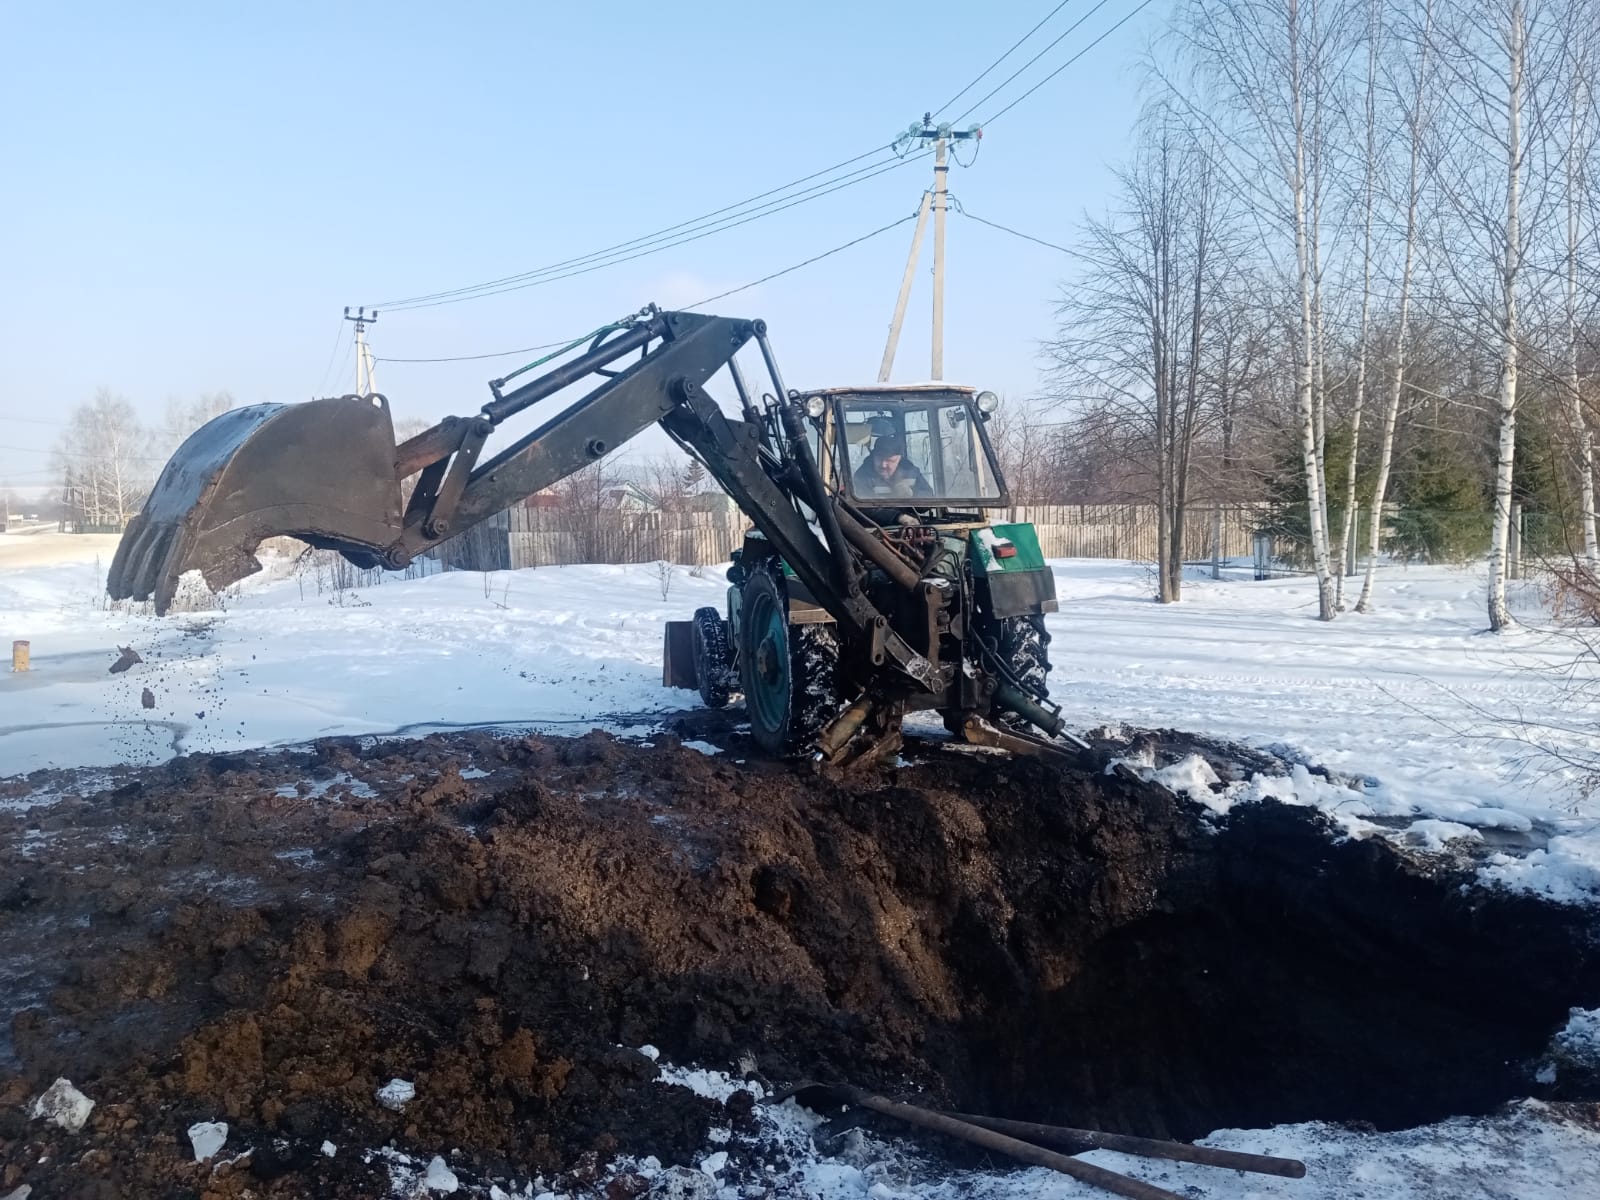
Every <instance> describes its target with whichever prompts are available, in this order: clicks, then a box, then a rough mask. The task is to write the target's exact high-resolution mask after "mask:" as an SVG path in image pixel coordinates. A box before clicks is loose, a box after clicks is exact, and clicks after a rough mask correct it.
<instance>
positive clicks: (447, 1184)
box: [422, 1154, 461, 1194]
mask: <svg viewBox="0 0 1600 1200" xmlns="http://www.w3.org/2000/svg"><path fill="white" fill-rule="evenodd" d="M422 1186H423V1187H425V1188H427V1189H428V1190H429V1191H430V1192H444V1193H446V1194H448V1193H450V1192H453V1191H455V1190H456V1189H457V1188H459V1187H460V1186H461V1181H460V1180H458V1179H457V1178H456V1174H455V1172H454V1171H452V1170H451V1169H450V1168H449V1166H448V1165H447V1164H446V1163H445V1161H444V1159H442V1158H440V1157H439V1156H438V1155H437V1154H435V1155H434V1156H433V1158H432V1159H431V1160H429V1162H428V1169H427V1171H426V1172H424V1174H423V1176H422Z"/></svg>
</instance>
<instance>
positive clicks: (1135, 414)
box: [1048, 106, 1229, 603]
mask: <svg viewBox="0 0 1600 1200" xmlns="http://www.w3.org/2000/svg"><path fill="white" fill-rule="evenodd" d="M1118 178H1119V184H1120V192H1121V202H1122V207H1121V208H1120V210H1119V211H1118V212H1117V213H1116V214H1115V215H1113V216H1112V217H1110V218H1108V219H1105V220H1091V221H1089V222H1088V223H1087V225H1086V227H1085V230H1084V247H1083V251H1082V253H1083V258H1084V261H1085V262H1086V263H1087V268H1086V270H1085V272H1084V276H1083V278H1081V279H1079V280H1076V281H1074V282H1073V284H1072V285H1070V286H1069V287H1068V288H1067V289H1066V291H1065V294H1064V298H1063V300H1062V303H1061V304H1060V306H1059V307H1058V309H1057V316H1058V318H1059V319H1060V321H1061V333H1060V334H1059V336H1058V337H1057V339H1056V340H1055V341H1054V342H1053V343H1052V344H1051V345H1050V347H1049V350H1048V353H1049V355H1050V357H1051V359H1052V362H1053V368H1052V376H1053V395H1054V397H1055V398H1056V400H1057V401H1058V402H1065V403H1068V404H1071V405H1073V406H1075V407H1077V408H1079V409H1080V410H1084V409H1089V410H1094V411H1097V412H1099V413H1100V414H1102V415H1103V416H1104V417H1106V418H1109V420H1108V421H1107V422H1106V423H1107V425H1108V426H1109V427H1110V428H1112V429H1116V430H1119V431H1120V433H1121V435H1122V436H1125V437H1128V438H1130V439H1132V440H1133V441H1134V442H1135V443H1136V444H1138V445H1139V446H1140V447H1141V448H1142V450H1143V451H1144V453H1145V455H1146V457H1145V461H1146V462H1148V463H1150V464H1151V465H1152V467H1153V480H1152V481H1151V483H1152V485H1153V486H1151V488H1150V491H1151V493H1152V494H1151V495H1150V496H1149V498H1150V499H1153V501H1154V503H1155V505H1156V510H1157V525H1158V532H1157V546H1158V549H1157V575H1158V581H1159V582H1158V593H1157V594H1158V598H1159V599H1160V600H1161V601H1162V602H1163V603H1171V602H1173V601H1176V600H1178V599H1180V598H1181V595H1182V587H1183V560H1184V531H1185V527H1186V524H1187V521H1186V517H1187V513H1188V505H1189V496H1190V487H1191V482H1192V476H1193V466H1194V454H1195V446H1196V442H1197V439H1198V438H1199V436H1200V434H1201V431H1202V429H1203V427H1204V424H1205V420H1206V413H1207V405H1208V402H1209V401H1210V399H1211V398H1212V396H1213V395H1214V391H1215V389H1214V388H1213V386H1212V381H1211V380H1210V379H1209V377H1208V374H1207V366H1208V355H1207V338H1208V334H1209V332H1210V329H1209V326H1210V323H1211V319H1212V315H1213V311H1214V309H1215V308H1216V307H1217V305H1218V302H1219V297H1220V296H1221V294H1222V291H1223V288H1222V287H1221V282H1220V281H1221V277H1222V276H1221V270H1222V264H1223V263H1224V262H1225V261H1226V259H1227V257H1228V248H1227V247H1226V245H1225V239H1226V236H1227V235H1226V225H1227V221H1228V216H1229V214H1228V213H1227V211H1226V209H1225V206H1224V204H1223V201H1222V197H1221V194H1220V189H1219V187H1218V180H1217V177H1216V170H1215V165H1214V162H1213V158H1212V154H1211V150H1210V147H1209V145H1208V144H1207V142H1206V140H1205V139H1204V138H1203V137H1197V135H1196V133H1195V131H1194V130H1193V129H1192V128H1189V127H1187V126H1185V125H1184V124H1183V123H1182V122H1180V121H1179V120H1178V119H1177V118H1176V117H1175V116H1174V114H1173V113H1172V112H1171V111H1170V109H1169V108H1167V107H1166V106H1157V107H1156V108H1154V109H1152V110H1151V112H1150V113H1149V114H1147V116H1146V118H1145V120H1144V122H1143V124H1142V126H1141V129H1140V137H1139V144H1138V149H1137V151H1136V154H1135V158H1134V162H1133V164H1132V165H1131V166H1129V167H1128V168H1127V169H1125V170H1123V171H1122V172H1120V173H1119V177H1118Z"/></svg>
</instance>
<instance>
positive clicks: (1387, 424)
mask: <svg viewBox="0 0 1600 1200" xmlns="http://www.w3.org/2000/svg"><path fill="white" fill-rule="evenodd" d="M1432 38H1433V3H1432V0H1428V2H1427V3H1426V4H1425V5H1424V6H1423V15H1422V38H1421V46H1420V47H1419V48H1418V51H1417V78H1416V90H1415V91H1414V92H1413V93H1412V97H1411V116H1410V121H1409V124H1410V127H1411V128H1410V132H1411V165H1410V175H1409V179H1408V182H1407V184H1406V244H1405V260H1404V264H1403V265H1402V267H1401V269H1400V312H1399V319H1398V324H1397V327H1396V330H1395V343H1394V371H1393V373H1392V374H1391V376H1390V379H1389V401H1388V403H1387V404H1386V405H1385V406H1384V412H1383V437H1382V440H1381V443H1380V445H1379V447H1378V477H1377V478H1376V479H1375V480H1374V481H1373V484H1372V504H1371V506H1370V507H1369V509H1368V517H1367V577H1366V579H1365V580H1364V581H1363V582H1362V584H1361V599H1360V600H1359V601H1358V602H1357V603H1356V611H1357V612H1359V613H1367V612H1371V611H1372V592H1373V576H1374V572H1375V570H1376V568H1377V564H1378V546H1379V540H1380V539H1381V537H1382V535H1383V504H1384V501H1385V500H1386V499H1387V498H1388V494H1389V472H1390V469H1391V467H1392V466H1393V464H1394V431H1395V425H1396V423H1397V422H1398V420H1399V417H1400V398H1401V396H1402V395H1404V393H1405V379H1406V347H1407V341H1406V338H1407V334H1408V333H1409V330H1410V319H1411V272H1412V268H1413V266H1414V265H1415V262H1416V248H1417V190H1418V188H1417V180H1418V175H1419V173H1420V170H1421V164H1422V104H1423V97H1424V96H1425V95H1426V91H1427V79H1428V48H1429V43H1430V42H1431V41H1432Z"/></svg>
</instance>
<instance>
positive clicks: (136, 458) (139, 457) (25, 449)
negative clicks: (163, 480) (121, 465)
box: [0, 445, 167, 463]
mask: <svg viewBox="0 0 1600 1200" xmlns="http://www.w3.org/2000/svg"><path fill="white" fill-rule="evenodd" d="M0 450H13V451H16V452H18V453H20V454H54V453H56V452H55V451H54V450H47V449H45V448H44V447H42V446H5V445H0ZM119 457H120V458H121V460H122V461H123V462H142V463H164V462H166V461H167V460H166V459H164V458H151V457H150V456H148V455H144V454H123V455H120V456H119Z"/></svg>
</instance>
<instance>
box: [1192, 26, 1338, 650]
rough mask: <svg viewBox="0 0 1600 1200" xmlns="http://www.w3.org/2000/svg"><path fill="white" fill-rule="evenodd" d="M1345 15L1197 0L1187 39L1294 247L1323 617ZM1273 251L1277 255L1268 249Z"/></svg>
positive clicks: (1271, 214) (1327, 594)
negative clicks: (1336, 141)
mask: <svg viewBox="0 0 1600 1200" xmlns="http://www.w3.org/2000/svg"><path fill="white" fill-rule="evenodd" d="M1337 25H1338V9H1337V8H1336V6H1335V5H1333V4H1329V3H1326V2H1324V3H1323V4H1322V6H1321V7H1319V4H1318V0H1310V3H1309V4H1307V3H1304V2H1303V0H1195V3H1194V4H1193V5H1192V7H1191V10H1190V14H1189V19H1188V21H1187V22H1186V24H1185V26H1184V28H1183V32H1184V36H1185V39H1186V41H1187V44H1188V48H1189V52H1190V58H1191V59H1192V60H1193V63H1194V67H1195V70H1196V72H1197V74H1198V75H1199V77H1200V78H1201V79H1202V81H1203V83H1204V85H1205V86H1206V87H1208V88H1209V90H1210V91H1211V92H1212V93H1213V95H1212V96H1211V97H1209V103H1205V102H1204V101H1202V106H1203V107H1207V108H1209V110H1210V111H1212V112H1222V111H1227V112H1233V113H1237V114H1238V118H1237V122H1238V124H1239V129H1238V137H1237V140H1236V141H1235V143H1234V147H1235V149H1236V150H1237V151H1238V152H1239V153H1240V154H1241V155H1242V156H1243V158H1244V159H1245V161H1244V162H1243V163H1242V164H1241V166H1240V167H1239V171H1240V172H1241V173H1242V174H1244V175H1246V176H1249V175H1252V174H1255V175H1259V176H1262V177H1264V180H1265V181H1270V187H1267V188H1263V187H1262V186H1261V185H1260V184H1255V185H1247V186H1250V189H1251V193H1252V194H1254V195H1255V196H1257V197H1258V198H1259V200H1260V201H1261V204H1262V209H1263V211H1261V212H1260V214H1259V215H1260V217H1261V219H1262V221H1263V225H1264V227H1265V229H1266V230H1267V232H1268V234H1269V236H1277V235H1281V234H1287V235H1288V238H1289V240H1290V241H1291V242H1292V246H1293V255H1292V264H1293V265H1292V267H1291V268H1290V270H1289V275H1290V279H1291V281H1292V282H1291V287H1292V291H1293V294H1294V296H1295V307H1296V310H1297V311H1296V326H1297V329H1296V338H1295V341H1296V345H1295V358H1296V364H1295V390H1294V394H1295V414H1296V422H1297V425H1298V428H1299V441H1300V458H1301V468H1302V471H1303V472H1304V475H1305V483H1306V504H1307V510H1308V513H1307V515H1308V522H1307V524H1308V528H1309V530H1310V542H1311V547H1310V548H1311V562H1312V568H1313V570H1314V571H1315V573H1316V578H1317V609H1318V613H1317V615H1318V616H1319V617H1320V618H1321V619H1322V620H1324V621H1331V620H1332V619H1333V618H1334V616H1335V615H1336V613H1337V607H1336V603H1335V593H1334V579H1333V562H1332V556H1331V554H1330V548H1329V531H1328V503H1327V480H1326V476H1325V472H1324V470H1323V444H1324V439H1323V436H1322V432H1321V431H1322V428H1323V420H1324V417H1323V406H1322V404H1321V400H1322V396H1323V392H1324V389H1323V388H1322V387H1320V386H1319V384H1320V383H1321V382H1322V376H1321V374H1320V373H1319V369H1318V368H1319V366H1320V364H1321V361H1322V358H1321V355H1320V353H1319V348H1320V347H1321V344H1322V321H1321V312H1320V308H1321V306H1320V302H1319V301H1320V279H1321V270H1322V264H1321V261H1320V248H1321V237H1320V214H1321V212H1322V197H1321V194H1320V185H1321V182H1322V181H1323V179H1324V178H1325V172H1324V166H1325V162H1326V156H1327V155H1328V154H1329V146H1328V144H1327V142H1326V141H1325V139H1324V137H1323V136H1322V135H1323V133H1324V130H1325V122H1324V121H1323V112H1322V107H1323V103H1324V101H1325V100H1326V99H1327V86H1326V85H1327V84H1328V83H1329V80H1330V78H1331V75H1332V72H1331V67H1330V63H1331V60H1332V59H1333V58H1334V57H1335V55H1334V43H1333V37H1334V31H1335V29H1336V27H1337ZM1267 250H1268V252H1269V253H1270V252H1271V250H1272V247H1270V246H1269V247H1267Z"/></svg>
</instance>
